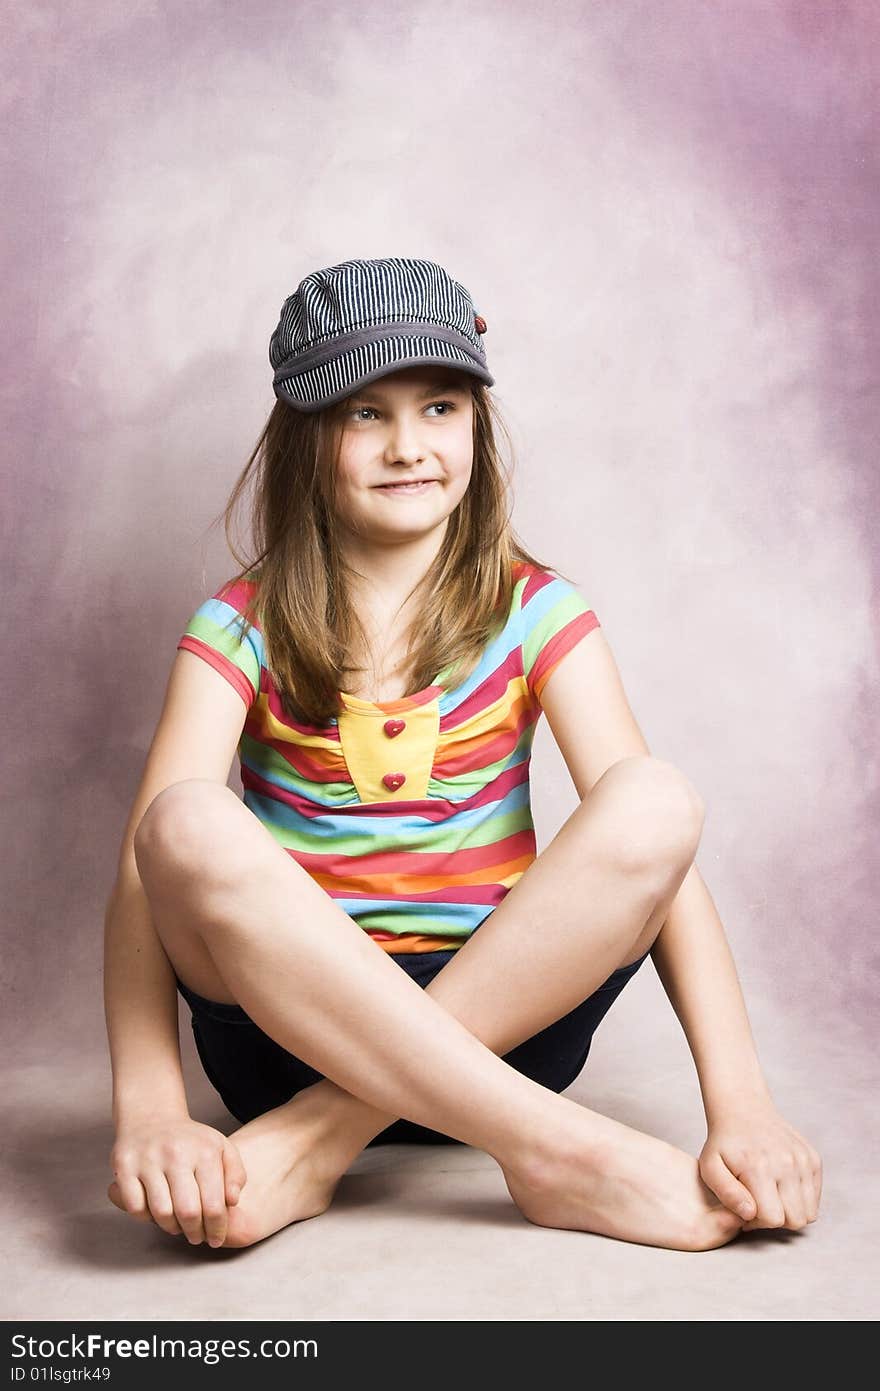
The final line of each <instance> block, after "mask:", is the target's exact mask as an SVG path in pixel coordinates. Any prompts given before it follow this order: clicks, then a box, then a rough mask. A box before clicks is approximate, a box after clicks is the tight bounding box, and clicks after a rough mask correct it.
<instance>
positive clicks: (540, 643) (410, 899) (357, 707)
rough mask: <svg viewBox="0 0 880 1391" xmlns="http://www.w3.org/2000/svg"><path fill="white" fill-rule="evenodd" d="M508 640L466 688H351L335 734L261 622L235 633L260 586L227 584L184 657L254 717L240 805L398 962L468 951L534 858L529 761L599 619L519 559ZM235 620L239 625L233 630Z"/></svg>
mask: <svg viewBox="0 0 880 1391" xmlns="http://www.w3.org/2000/svg"><path fill="white" fill-rule="evenodd" d="M514 579H515V587H514V593H513V601H512V603H511V606H510V612H509V614H508V616H507V621H506V623H505V625H504V627H503V629H502V630H501V631H500V632H499V633H498V634H497V636H496V637H495V638H494V639H492V640H491V641H490V643H489V644H488V645H487V647H486V649H485V651H484V653H483V655H482V658H481V660H480V662H479V664H478V665H477V667H476V669H475V670H474V671H473V672H472V673H471V675H470V676H469V677H468V678H467V680H466V681H464V682H463V683H462V684H461V685H460V686H459V687H457V688H455V689H452V690H447V689H445V688H444V686H443V685H442V683H441V678H442V676H443V674H444V673H443V672H440V673H438V676H437V677H435V684H433V685H431V686H428V687H426V688H425V689H424V690H422V691H417V692H416V693H415V694H414V695H408V696H405V697H403V698H402V699H400V700H393V701H385V702H382V703H377V702H374V701H369V700H362V699H360V698H359V697H356V696H352V695H347V694H346V693H344V692H340V697H341V700H342V705H343V707H344V708H342V709H341V710H340V713H339V715H338V717H334V718H333V719H332V721H331V723H330V724H329V725H327V726H325V727H323V728H322V727H316V726H314V725H306V724H298V723H296V722H295V721H292V720H291V719H290V718H289V717H288V716H287V715H286V714H285V713H284V710H283V707H282V705H281V701H280V697H279V695H278V690H277V687H276V686H275V683H274V681H273V679H272V677H271V675H270V673H269V672H268V671H267V669H266V666H265V662H264V652H263V639H262V634H261V632H260V630H259V626H258V625H257V626H254V627H252V628H251V630H250V632H249V633H248V634H247V636H246V637H245V639H244V640H243V641H242V640H241V639H240V630H241V627H242V625H241V624H240V623H238V622H235V621H234V620H235V616H236V614H239V615H241V614H242V613H243V611H244V609H245V606H246V604H247V602H248V600H249V598H250V597H251V594H252V591H253V587H254V585H255V584H256V583H258V581H257V580H256V579H243V580H240V581H238V582H237V583H236V584H226V585H224V586H222V587H221V588H220V589H219V590H218V591H217V593H216V594H214V595H213V597H212V598H210V599H207V600H206V601H205V602H204V603H203V604H202V605H201V606H200V607H199V608H198V609H196V611H195V613H194V614H193V616H192V618H191V619H190V621H189V623H188V624H187V626H186V629H185V631H184V634H183V636H182V637H181V639H180V641H179V643H178V644H177V645H178V647H180V648H184V649H186V651H188V652H194V653H195V654H196V655H197V656H199V657H202V658H203V659H204V660H205V661H206V662H209V663H210V665H211V666H212V667H214V669H215V670H216V671H218V672H219V673H220V674H221V676H224V677H225V678H226V680H227V681H229V683H230V684H231V685H232V686H233V687H234V688H235V690H236V691H237V692H238V694H239V695H240V696H241V698H242V700H243V701H244V703H245V706H246V707H247V715H246V717H245V723H244V727H243V730H242V734H241V738H240V740H239V744H238V758H239V764H240V767H241V781H242V790H243V800H244V803H245V805H246V806H247V807H248V808H249V809H250V810H251V811H252V812H253V813H254V815H255V816H257V817H258V819H259V820H260V821H261V822H262V824H263V825H264V826H265V827H266V829H267V830H268V831H269V832H270V833H271V835H272V836H273V837H274V838H275V840H276V841H277V842H278V843H279V845H281V846H283V848H284V849H285V850H287V851H288V853H289V854H290V855H292V856H293V857H294V859H295V860H296V861H297V862H298V863H299V864H300V865H301V866H302V867H303V868H304V869H305V870H306V871H307V872H308V873H309V874H310V875H311V877H312V878H313V879H314V880H315V881H316V883H318V884H320V885H321V887H322V888H324V889H325V890H326V891H327V893H328V894H330V896H331V897H332V898H334V899H336V901H337V902H338V903H339V905H340V907H342V908H343V909H344V911H345V912H346V913H348V914H349V916H350V917H351V918H353V919H354V920H355V922H357V923H358V924H359V925H360V926H361V927H362V928H363V929H364V931H365V932H367V933H368V934H369V935H370V937H372V938H373V940H374V941H375V942H376V943H377V944H378V945H379V946H380V947H382V948H383V949H384V950H385V951H388V952H423V951H435V950H443V949H445V950H449V949H455V948H458V947H460V946H462V945H463V943H464V942H465V941H466V940H467V938H468V937H469V936H470V934H471V933H472V932H473V930H474V928H475V927H477V926H478V924H479V923H481V922H482V921H483V919H484V918H486V917H488V915H489V914H490V913H491V912H492V910H493V908H495V907H497V905H498V904H499V903H500V902H501V900H502V899H503V898H504V896H505V894H507V892H508V890H509V889H511V888H512V887H513V885H514V884H515V883H516V881H517V880H518V879H519V878H520V876H521V875H522V874H523V873H524V872H525V870H526V869H527V868H528V866H529V865H530V864H531V863H532V862H533V861H534V859H535V857H536V855H537V846H536V840H535V829H534V825H533V822H532V812H531V803H530V797H529V764H530V759H531V751H532V743H533V740H534V733H535V726H536V725H537V722H538V720H539V719H540V716H541V713H542V710H541V692H542V690H543V688H544V685H545V683H546V682H547V680H548V678H549V676H550V674H551V672H552V671H553V670H554V669H555V667H556V666H557V665H558V663H559V662H560V661H561V660H562V658H563V657H564V656H565V654H566V653H567V652H568V651H570V649H571V648H572V647H574V645H575V644H576V643H577V642H579V641H580V639H581V638H582V637H584V636H585V635H586V634H587V633H589V632H591V631H592V629H593V628H596V627H598V626H599V620H598V618H597V617H596V614H595V613H594V612H593V610H592V609H591V608H589V607H588V606H587V604H586V602H585V601H584V599H583V598H582V596H581V595H580V593H579V592H578V590H577V589H575V588H574V587H573V586H572V585H571V584H569V583H568V581H567V580H563V579H561V578H560V577H559V576H557V575H555V574H553V573H552V572H551V571H549V570H542V569H537V568H536V567H534V566H532V565H529V564H527V563H526V562H520V561H517V562H515V569H514ZM227 625H228V626H227Z"/></svg>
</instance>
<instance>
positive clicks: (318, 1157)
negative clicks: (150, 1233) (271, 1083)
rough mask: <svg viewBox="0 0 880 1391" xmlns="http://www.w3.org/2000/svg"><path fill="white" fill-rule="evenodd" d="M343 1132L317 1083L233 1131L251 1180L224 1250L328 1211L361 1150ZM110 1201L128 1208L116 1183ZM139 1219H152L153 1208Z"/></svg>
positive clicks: (230, 1212)
mask: <svg viewBox="0 0 880 1391" xmlns="http://www.w3.org/2000/svg"><path fill="white" fill-rule="evenodd" d="M343 1134H344V1132H343V1131H341V1130H340V1128H339V1126H338V1124H337V1125H336V1126H335V1127H334V1123H333V1119H332V1117H331V1116H330V1113H329V1111H328V1109H327V1107H326V1105H325V1104H324V1100H323V1096H322V1094H321V1093H320V1090H319V1087H318V1085H317V1084H316V1086H314V1087H306V1088H304V1089H303V1090H302V1091H301V1092H298V1093H297V1095H296V1096H294V1097H293V1098H292V1099H291V1100H290V1101H287V1102H285V1103H284V1104H283V1105H282V1106H276V1107H275V1108H274V1109H273V1110H271V1111H266V1112H265V1113H264V1114H263V1115H261V1116H257V1117H256V1118H255V1119H254V1120H252V1121H248V1123H247V1124H246V1125H243V1126H241V1127H240V1128H239V1129H238V1130H233V1131H231V1132H230V1135H229V1138H230V1140H232V1141H234V1143H235V1144H236V1145H237V1146H238V1149H239V1152H240V1154H241V1158H242V1162H243V1163H244V1167H245V1172H246V1174H247V1182H246V1183H245V1185H244V1187H243V1188H242V1189H241V1193H240V1195H239V1199H238V1202H237V1203H233V1204H231V1205H227V1209H226V1212H227V1227H226V1239H225V1240H224V1241H223V1242H222V1243H221V1248H222V1247H227V1246H229V1247H238V1246H251V1245H253V1243H254V1242H255V1241H261V1240H262V1239H263V1238H264V1237H267V1236H270V1235H271V1234H272V1233H273V1232H277V1231H278V1230H279V1228H281V1227H286V1226H287V1225H288V1224H289V1223H290V1222H302V1221H304V1220H305V1219H306V1218H308V1217H317V1216H318V1215H319V1214H320V1213H322V1212H325V1211H326V1210H327V1208H328V1207H329V1206H330V1203H331V1202H332V1200H333V1194H334V1193H335V1191H336V1188H337V1187H338V1184H339V1180H340V1179H341V1178H342V1175H343V1174H344V1173H345V1171H346V1169H347V1168H348V1166H349V1165H350V1164H351V1162H352V1158H353V1156H354V1153H356V1152H357V1149H356V1147H354V1149H353V1147H352V1145H351V1140H350V1138H349V1139H348V1140H347V1141H346V1140H345V1139H344V1138H343ZM108 1197H109V1198H110V1200H111V1201H112V1202H114V1203H115V1204H116V1206H117V1207H118V1208H121V1209H122V1210H123V1211H125V1210H126V1209H125V1207H124V1204H123V1202H122V1195H121V1193H120V1190H119V1185H118V1184H117V1183H116V1181H115V1180H114V1181H113V1183H112V1184H111V1185H110V1187H109V1189H108ZM137 1216H138V1218H139V1220H140V1221H144V1222H152V1221H153V1217H152V1215H151V1214H150V1212H149V1210H147V1211H146V1212H144V1213H142V1214H137ZM178 1235H179V1236H183V1233H182V1231H178ZM196 1244H197V1245H200V1244H203V1243H196ZM215 1249H217V1248H215Z"/></svg>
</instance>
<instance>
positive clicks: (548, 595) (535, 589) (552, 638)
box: [520, 570, 601, 705]
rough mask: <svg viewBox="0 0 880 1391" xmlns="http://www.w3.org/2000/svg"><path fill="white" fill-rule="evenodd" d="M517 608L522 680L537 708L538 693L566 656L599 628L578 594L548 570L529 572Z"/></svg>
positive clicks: (577, 591) (596, 619)
mask: <svg viewBox="0 0 880 1391" xmlns="http://www.w3.org/2000/svg"><path fill="white" fill-rule="evenodd" d="M520 604H521V608H520V614H521V619H522V662H523V676H524V677H525V680H526V684H527V686H528V688H529V692H530V694H531V696H532V699H533V700H534V701H535V702H536V703H537V704H539V705H540V703H541V692H542V691H543V689H544V686H545V685H546V683H547V681H548V680H549V678H550V676H551V674H552V673H553V672H554V671H555V670H556V668H557V666H558V665H559V663H560V662H561V661H562V659H563V657H564V656H565V655H566V653H567V652H570V651H571V649H572V648H573V647H574V646H575V645H576V644H577V643H578V642H580V640H581V638H583V637H585V636H586V634H587V633H591V632H592V631H593V629H594V628H598V627H600V626H601V625H600V623H599V619H598V618H597V617H596V614H595V612H594V611H593V609H591V608H590V606H589V604H588V603H587V601H586V600H585V599H584V597H583V595H582V594H581V593H580V591H579V590H577V589H576V588H575V587H574V585H572V584H569V582H568V580H563V579H560V578H559V576H558V575H554V574H551V572H550V571H548V570H536V571H533V573H532V574H531V576H530V577H529V579H528V580H527V582H526V584H525V586H524V588H523V593H522V599H521V601H520Z"/></svg>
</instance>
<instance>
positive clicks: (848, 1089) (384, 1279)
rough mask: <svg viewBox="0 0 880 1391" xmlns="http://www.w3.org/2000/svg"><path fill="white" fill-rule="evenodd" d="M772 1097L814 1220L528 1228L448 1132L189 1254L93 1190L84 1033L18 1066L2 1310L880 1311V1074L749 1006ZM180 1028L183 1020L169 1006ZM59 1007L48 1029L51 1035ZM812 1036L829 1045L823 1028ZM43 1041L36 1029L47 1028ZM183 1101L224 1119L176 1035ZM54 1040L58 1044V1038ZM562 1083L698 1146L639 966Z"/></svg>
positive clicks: (49, 1313)
mask: <svg viewBox="0 0 880 1391" xmlns="http://www.w3.org/2000/svg"><path fill="white" fill-rule="evenodd" d="M750 1013H751V1017H752V1020H753V1025H754V1027H755V1031H756V1037H757V1038H758V1039H759V1047H760V1051H761V1057H762V1061H763V1064H764V1067H765V1070H766V1071H767V1073H768V1075H769V1076H770V1078H771V1085H772V1088H773V1091H774V1095H775V1098H776V1101H777V1104H778V1105H779V1107H780V1109H781V1110H782V1111H783V1113H784V1114H785V1115H786V1118H787V1119H788V1120H789V1121H790V1122H791V1123H792V1124H794V1125H795V1126H796V1127H797V1128H798V1129H799V1130H801V1131H802V1133H804V1134H805V1135H807V1136H808V1138H809V1139H810V1140H811V1141H812V1143H813V1144H815V1145H816V1147H817V1148H818V1149H819V1151H820V1153H821V1154H822V1156H823V1160H824V1163H825V1187H824V1195H823V1203H822V1211H821V1215H820V1218H819V1220H818V1221H817V1222H816V1223H814V1224H812V1225H811V1226H809V1227H808V1228H806V1229H805V1230H804V1231H802V1232H786V1231H783V1232H756V1233H751V1234H744V1235H743V1236H741V1237H740V1238H738V1239H737V1240H736V1241H735V1242H733V1243H732V1244H730V1245H728V1246H726V1247H723V1248H721V1249H719V1250H717V1251H710V1252H698V1253H685V1252H675V1251H665V1250H659V1249H655V1248H652V1247H646V1246H639V1245H635V1244H632V1243H626V1242H619V1241H613V1240H610V1239H608V1238H605V1237H599V1236H595V1235H591V1234H588V1233H580V1232H570V1231H557V1230H550V1229H545V1228H539V1227H536V1226H534V1225H532V1224H530V1223H528V1222H526V1221H525V1220H524V1219H523V1218H521V1217H520V1215H519V1213H518V1212H517V1210H516V1209H515V1208H514V1206H513V1205H512V1203H511V1202H510V1199H509V1197H508V1194H507V1190H506V1188H505V1185H504V1180H503V1177H502V1174H501V1172H500V1170H499V1169H498V1167H497V1165H496V1164H495V1163H494V1161H493V1160H491V1159H490V1158H489V1157H488V1156H487V1155H485V1154H483V1153H481V1152H479V1151H476V1150H473V1149H470V1148H466V1147H463V1146H462V1147H458V1146H431V1147H421V1146H400V1145H396V1146H394V1145H388V1146H381V1147H374V1148H371V1149H368V1150H365V1151H364V1152H363V1153H362V1154H361V1155H360V1156H359V1158H358V1159H357V1160H356V1162H355V1164H354V1165H353V1166H352V1168H351V1170H350V1171H349V1173H348V1174H346V1176H345V1177H344V1179H343V1180H342V1182H341V1184H340V1187H339V1189H338V1191H337V1195H336V1199H335V1201H334V1203H333V1206H332V1207H331V1208H330V1209H329V1210H328V1211H327V1212H326V1213H324V1214H322V1215H321V1216H320V1217H318V1218H315V1219H313V1220H311V1221H308V1222H303V1223H299V1224H295V1225H293V1226H291V1227H288V1228H286V1229H285V1230H283V1231H281V1232H279V1233H277V1234H276V1235H275V1236H273V1237H271V1238H269V1239H268V1240H266V1241H264V1242H262V1243H260V1244H259V1245H257V1246H254V1247H251V1248H248V1249H246V1250H243V1251H211V1250H209V1249H208V1248H207V1247H204V1246H202V1247H195V1248H194V1247H190V1246H187V1245H184V1244H183V1242H182V1241H179V1240H175V1239H173V1238H169V1237H167V1236H165V1235H164V1234H163V1233H162V1232H160V1231H159V1230H158V1229H156V1228H154V1227H148V1226H146V1225H141V1224H139V1223H137V1222H135V1221H133V1220H132V1219H130V1218H127V1217H125V1215H124V1214H122V1213H120V1212H119V1211H118V1210H117V1209H116V1208H114V1207H113V1206H112V1205H111V1204H110V1203H109V1202H108V1201H107V1199H106V1197H105V1191H106V1185H107V1183H108V1182H109V1169H108V1155H109V1150H110V1145H111V1143H112V1133H111V1129H110V1125H109V1119H108V1118H109V1069H108V1064H107V1059H106V1054H105V1051H104V1049H103V1047H102V1035H101V1033H100V1029H99V1027H98V1026H97V1024H96V1026H95V1028H94V1029H93V1030H92V1032H91V1033H90V1034H89V1036H88V1037H87V1038H85V1039H84V1040H83V1041H82V1042H81V1045H80V1046H81V1048H82V1051H81V1052H80V1053H77V1052H75V1051H70V1045H69V1044H68V1051H67V1055H66V1056H63V1057H62V1058H61V1060H60V1063H59V1065H58V1067H57V1068H54V1067H50V1065H49V1063H48V1062H47V1061H46V1057H47V1056H48V1053H49V1051H50V1050H49V1049H48V1047H46V1046H45V1045H44V1047H43V1050H42V1056H41V1054H40V1046H39V1041H38V1040H35V1039H31V1040H30V1041H29V1048H30V1052H29V1053H28V1054H26V1055H24V1056H21V1057H19V1059H18V1060H17V1061H16V1062H15V1063H14V1065H12V1066H10V1067H9V1069H8V1071H7V1075H6V1078H5V1095H6V1097H7V1101H8V1120H7V1127H8V1128H7V1138H9V1137H10V1136H11V1143H9V1144H8V1145H7V1146H6V1147H5V1149H6V1159H5V1163H6V1166H7V1173H6V1174H5V1175H4V1179H5V1188H6V1192H7V1194H11V1195H12V1197H13V1201H12V1202H10V1203H7V1214H8V1216H7V1231H6V1238H5V1241H4V1246H5V1250H6V1261H5V1263H4V1264H5V1269H6V1279H5V1281H4V1293H3V1304H4V1306H5V1307H4V1310H3V1316H4V1318H5V1319H7V1320H13V1319H16V1318H39V1319H51V1318H63V1319H72V1318H96V1317H101V1318H107V1319H113V1320H124V1319H133V1318H156V1319H184V1318H209V1319H216V1320H222V1319H227V1318H243V1319H256V1318H270V1319H291V1320H297V1319H358V1320H361V1319H369V1320H397V1319H463V1320H471V1319H488V1320H512V1319H515V1320H523V1319H526V1320H560V1319H577V1320H581V1319H585V1320H596V1319H600V1320H630V1319H636V1320H642V1319H652V1320H669V1319H676V1320H677V1319H691V1320H710V1319H711V1320H716V1319H717V1320H728V1319H748V1320H778V1319H784V1320H789V1319H791V1320H805V1319H823V1320H830V1319H835V1320H836V1319H863V1320H864V1319H874V1318H876V1316H877V1312H878V1309H877V1297H876V1289H877V1273H878V1258H877V1251H878V1240H877V1238H878V1211H877V1202H876V1159H877V1153H878V1146H877V1126H876V1121H875V1120H874V1119H873V1115H874V1112H875V1111H876V1099H877V1087H876V1069H875V1064H874V1059H873V1050H872V1048H871V1040H870V1038H869V1037H867V1036H863V1035H860V1034H859V1032H858V1030H857V1029H856V1028H855V1027H854V1026H852V1025H851V1024H850V1025H849V1026H848V1032H845V1033H844V1034H841V1033H840V1030H839V1029H838V1028H837V1027H835V1029H834V1031H833V1034H834V1041H833V1042H829V1038H830V1037H831V1033H832V1031H831V1030H830V1029H826V1028H824V1027H823V1026H822V1023H821V1021H818V1020H816V1019H811V1020H810V1021H794V1020H789V1021H787V1022H786V1024H785V1025H784V1026H780V1025H779V1024H778V1022H777V1021H775V1019H774V1017H773V1012H772V1011H771V1009H770V1007H769V1006H764V1007H762V1005H761V1002H757V1003H756V1002H755V1001H754V1000H752V1001H751V1002H750ZM182 1019H183V1020H184V1022H188V1015H186V1016H183V1015H182ZM57 1026H58V1021H52V1022H51V1023H50V1022H47V1030H49V1032H50V1033H53V1034H54V1033H55V1031H56V1027H57ZM823 1035H824V1037H823ZM48 1036H49V1034H48V1033H47V1038H48ZM182 1036H183V1038H184V1051H185V1061H186V1068H187V1078H188V1084H189V1087H190V1102H191V1109H192V1111H193V1113H194V1114H195V1115H196V1116H197V1117H198V1118H199V1119H201V1120H204V1121H207V1122H209V1123H211V1124H215V1125H217V1126H218V1127H219V1128H220V1129H222V1130H224V1131H229V1130H232V1129H234V1128H235V1122H234V1121H233V1120H232V1118H231V1117H230V1116H229V1115H228V1113H227V1112H226V1111H225V1109H224V1108H223V1106H222V1105H221V1104H220V1102H219V1101H218V1099H217V1098H216V1095H215V1093H214V1092H213V1090H212V1089H211V1087H210V1085H209V1084H208V1083H207V1082H206V1081H205V1079H204V1077H203V1076H202V1074H201V1070H200V1068H199V1065H198V1061H197V1059H196V1058H195V1054H194V1052H193V1049H192V1045H191V1040H190V1037H189V1034H188V1032H187V1030H186V1029H183V1030H182ZM54 1051H60V1050H54ZM568 1095H569V1096H571V1097H573V1098H574V1099H576V1100H578V1101H580V1102H582V1103H583V1104H585V1105H590V1106H592V1107H594V1108H595V1109H597V1110H600V1111H604V1112H607V1113H608V1114H609V1115H613V1116H614V1117H615V1118H617V1119H618V1120H621V1121H623V1122H625V1123H627V1124H631V1125H634V1126H637V1127H638V1128H640V1129H643V1130H647V1131H651V1132H652V1133H654V1134H658V1135H661V1136H662V1137H663V1138H664V1139H666V1140H669V1141H670V1142H672V1143H674V1144H678V1145H680V1146H682V1148H684V1149H687V1150H689V1151H690V1152H691V1153H693V1154H696V1153H698V1152H699V1149H700V1147H701V1145H702V1143H703V1139H704V1130H703V1128H702V1124H703V1123H702V1111H701V1108H700V1097H699V1090H698V1087H697V1082H696V1075H695V1073H694V1070H693V1065H692V1063H691V1061H690V1055H689V1053H688V1051H687V1046H686V1043H685V1042H684V1038H683V1035H682V1034H681V1031H680V1029H679V1026H678V1024H677V1021H676V1020H675V1017H674V1015H673V1014H672V1013H671V1010H670V1009H669V1007H668V1005H667V1004H666V1003H665V997H663V995H662V992H661V990H660V986H659V983H658V981H657V979H656V977H655V976H653V975H652V974H649V973H648V972H645V973H643V974H642V975H640V976H639V977H637V978H636V979H635V980H634V981H633V982H631V984H630V986H629V987H628V988H627V990H626V991H625V992H624V994H623V995H622V996H621V997H620V999H619V1000H618V1002H617V1004H616V1006H615V1007H614V1009H613V1010H612V1012H611V1014H610V1015H609V1016H608V1017H607V1018H606V1020H605V1021H604V1023H603V1024H602V1026H601V1028H600V1030H599V1032H598V1033H597V1034H596V1037H595V1040H594V1043H593V1050H592V1053H591V1056H590V1059H589V1061H588V1063H587V1067H586V1068H585V1070H584V1072H583V1073H582V1075H581V1077H580V1078H579V1079H578V1081H577V1082H576V1083H575V1084H574V1086H573V1087H572V1088H570V1089H569V1092H568Z"/></svg>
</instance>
